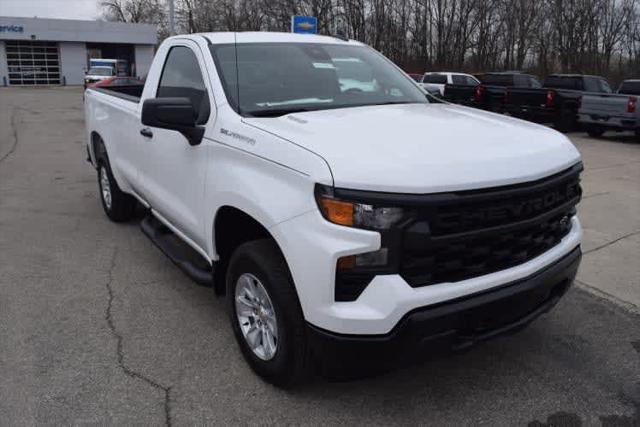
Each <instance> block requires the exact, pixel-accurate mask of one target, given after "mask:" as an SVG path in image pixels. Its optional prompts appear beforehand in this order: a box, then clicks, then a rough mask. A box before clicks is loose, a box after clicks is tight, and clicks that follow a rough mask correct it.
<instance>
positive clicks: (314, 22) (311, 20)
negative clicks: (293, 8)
mask: <svg viewBox="0 0 640 427" xmlns="http://www.w3.org/2000/svg"><path fill="white" fill-rule="evenodd" d="M291 32H292V33H299V34H316V33H317V32H318V18H316V17H315V16H292V17H291Z"/></svg>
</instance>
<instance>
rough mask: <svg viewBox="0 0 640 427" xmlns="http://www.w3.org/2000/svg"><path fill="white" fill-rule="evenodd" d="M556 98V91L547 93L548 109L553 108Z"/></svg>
mask: <svg viewBox="0 0 640 427" xmlns="http://www.w3.org/2000/svg"><path fill="white" fill-rule="evenodd" d="M555 97H556V91H555V90H550V91H547V107H553V101H554V99H555Z"/></svg>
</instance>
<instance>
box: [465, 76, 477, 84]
mask: <svg viewBox="0 0 640 427" xmlns="http://www.w3.org/2000/svg"><path fill="white" fill-rule="evenodd" d="M465 79H466V80H467V85H469V86H476V85H478V84H479V83H478V81H477V80H476V79H474V78H473V77H469V76H465Z"/></svg>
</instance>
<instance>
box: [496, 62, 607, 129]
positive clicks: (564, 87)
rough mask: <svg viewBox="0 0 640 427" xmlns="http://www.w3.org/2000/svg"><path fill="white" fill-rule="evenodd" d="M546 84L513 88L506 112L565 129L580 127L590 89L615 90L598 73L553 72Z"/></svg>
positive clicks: (602, 91)
mask: <svg viewBox="0 0 640 427" xmlns="http://www.w3.org/2000/svg"><path fill="white" fill-rule="evenodd" d="M542 86H543V87H542V88H529V89H527V88H509V90H508V91H507V94H506V96H505V102H504V105H505V108H504V110H505V112H506V113H509V114H510V115H512V116H514V117H519V118H522V119H525V120H530V121H533V122H538V123H550V124H553V125H554V127H555V128H556V129H558V130H560V131H562V132H568V131H571V130H575V129H577V127H578V109H579V108H580V102H581V99H582V96H583V95H585V94H587V93H594V94H595V93H602V94H607V93H611V88H610V87H609V83H607V81H606V80H605V79H604V78H602V77H598V76H586V75H582V74H552V75H549V76H547V78H546V79H545V80H544V83H543V85H542Z"/></svg>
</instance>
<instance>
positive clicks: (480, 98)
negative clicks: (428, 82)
mask: <svg viewBox="0 0 640 427" xmlns="http://www.w3.org/2000/svg"><path fill="white" fill-rule="evenodd" d="M541 86H542V85H541V84H540V82H539V81H538V79H537V78H536V77H535V76H532V75H530V74H524V73H517V72H501V73H486V74H482V75H481V76H480V84H477V85H470V84H468V83H467V84H460V83H456V82H454V83H453V84H447V85H445V88H444V99H445V100H446V101H449V102H453V103H455V104H461V105H467V106H470V107H475V108H480V109H482V110H487V111H493V112H503V110H504V100H505V94H506V93H507V91H508V90H509V88H510V87H516V88H538V87H541Z"/></svg>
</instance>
